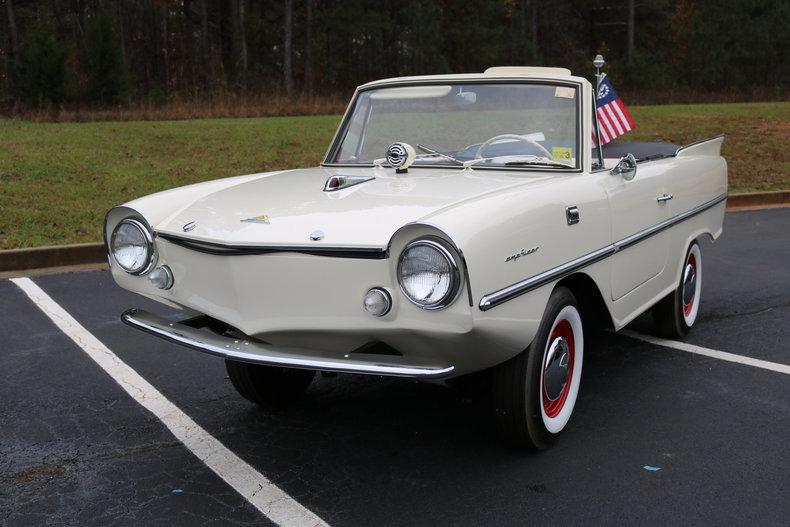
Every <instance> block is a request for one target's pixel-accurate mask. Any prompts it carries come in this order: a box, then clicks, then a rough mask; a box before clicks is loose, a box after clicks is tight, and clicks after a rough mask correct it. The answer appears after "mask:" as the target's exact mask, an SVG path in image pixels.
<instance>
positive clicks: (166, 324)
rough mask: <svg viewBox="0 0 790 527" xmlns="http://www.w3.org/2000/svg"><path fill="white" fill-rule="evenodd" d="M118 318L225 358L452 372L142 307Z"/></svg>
mask: <svg viewBox="0 0 790 527" xmlns="http://www.w3.org/2000/svg"><path fill="white" fill-rule="evenodd" d="M121 320H122V321H123V322H124V323H126V324H128V325H130V326H132V327H133V328H137V329H140V330H142V331H145V332H147V333H150V334H152V335H156V336H157V337H160V338H163V339H165V340H169V341H170V342H174V343H176V344H181V345H182V346H187V347H189V348H192V349H195V350H198V351H202V352H204V353H209V354H211V355H216V356H219V357H223V358H225V359H231V360H237V361H242V362H250V363H254V364H265V365H268V366H285V367H288V368H301V369H307V370H321V371H336V372H343V373H361V374H368V375H388V376H393V377H413V378H421V379H440V378H444V377H449V376H450V375H452V372H453V370H454V369H455V367H454V366H450V365H446V364H422V363H416V364H415V363H414V362H413V361H411V360H407V359H406V358H405V357H402V356H391V355H386V356H382V355H376V354H364V353H349V354H346V355H344V356H343V357H337V356H326V355H321V354H318V353H317V352H315V351H312V350H305V349H295V348H277V347H275V346H272V345H270V344H265V343H262V342H259V341H256V340H253V339H248V340H244V339H235V338H233V337H227V336H223V335H219V334H218V333H215V332H213V331H211V330H209V329H201V328H196V327H192V326H189V325H186V324H182V323H179V322H171V321H169V320H167V319H165V318H163V317H160V316H157V315H154V314H152V313H148V312H147V311H143V310H142V309H130V310H128V311H126V312H125V313H124V314H123V315H121Z"/></svg>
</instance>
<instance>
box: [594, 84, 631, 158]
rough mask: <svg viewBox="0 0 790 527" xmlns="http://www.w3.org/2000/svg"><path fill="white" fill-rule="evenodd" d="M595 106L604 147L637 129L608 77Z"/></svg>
mask: <svg viewBox="0 0 790 527" xmlns="http://www.w3.org/2000/svg"><path fill="white" fill-rule="evenodd" d="M595 106H596V110H597V113H598V129H599V130H600V133H601V144H602V145H605V144H606V143H608V142H610V141H612V140H613V139H615V138H616V137H620V136H621V135H623V134H624V133H626V132H628V131H630V130H633V129H634V128H636V125H635V124H634V119H633V117H631V114H630V113H628V109H627V108H626V107H625V105H624V104H623V101H621V100H620V98H619V97H618V96H617V93H615V91H614V88H612V83H611V82H609V79H608V78H607V77H606V76H604V77H603V78H602V79H601V82H600V83H599V86H598V93H597V94H596V96H595Z"/></svg>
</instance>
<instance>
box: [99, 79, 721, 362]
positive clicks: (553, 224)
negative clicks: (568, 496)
mask: <svg viewBox="0 0 790 527" xmlns="http://www.w3.org/2000/svg"><path fill="white" fill-rule="evenodd" d="M490 79H501V80H505V79H507V80H508V81H519V80H523V81H532V80H557V81H562V82H573V83H578V84H579V85H580V87H581V97H582V101H583V102H587V101H589V100H591V99H592V88H591V86H590V84H589V82H587V81H586V80H585V79H583V78H580V77H573V76H568V75H565V74H560V73H557V72H555V73H554V74H549V73H548V72H546V71H537V70H535V71H531V72H526V73H518V72H514V71H511V70H508V71H504V70H502V71H496V70H495V71H493V72H491V73H488V74H473V75H472V74H470V75H451V76H434V77H418V78H413V79H397V80H395V81H377V82H375V83H371V84H370V85H368V86H387V85H393V86H395V85H397V84H398V83H402V82H414V83H417V84H431V83H436V84H441V83H450V82H454V81H462V80H467V81H468V80H490ZM591 120H592V113H591V108H590V105H589V104H583V114H582V116H581V120H580V123H581V139H582V148H583V152H584V155H582V157H581V159H582V160H583V167H582V171H581V172H563V173H558V172H556V171H555V172H552V171H551V170H544V171H540V170H518V169H510V170H490V169H474V168H471V169H466V170H462V169H460V168H457V167H446V168H436V167H433V168H428V167H423V168H418V167H412V168H411V169H410V170H409V172H408V173H407V174H396V173H395V171H394V170H392V169H389V168H383V167H382V168H369V167H368V168H366V167H333V166H323V167H319V168H312V169H305V170H294V171H289V172H287V173H271V174H254V175H251V176H244V177H241V178H234V179H231V180H220V181H218V182H209V183H203V184H198V185H193V186H190V187H187V188H185V189H180V190H179V189H176V190H173V191H168V192H165V193H160V194H155V195H152V196H149V197H146V198H141V199H139V200H135V201H134V202H131V203H129V204H128V207H130V208H131V209H134V210H136V211H138V212H139V213H140V215H141V216H143V217H144V218H145V219H147V220H148V221H149V223H151V225H152V226H153V227H154V228H155V229H156V230H159V231H161V232H168V233H172V234H180V235H182V236H183V235H185V233H183V232H182V231H181V227H182V226H183V224H186V223H188V222H190V221H196V222H197V223H198V226H197V227H196V228H195V230H193V231H190V232H189V233H188V236H190V237H192V238H194V239H198V240H203V241H211V242H220V243H225V244H231V245H234V244H235V245H276V246H300V247H301V246H305V245H308V244H314V245H313V246H315V247H320V246H326V247H375V248H379V249H388V251H389V252H388V257H387V258H385V259H380V260H362V259H346V258H336V257H327V256H309V255H304V254H298V253H293V252H283V253H275V254H266V255H257V256H242V257H230V256H225V257H222V256H215V255H207V254H202V253H198V252H195V251H192V250H188V249H185V248H182V247H179V246H176V245H174V244H172V243H169V242H167V241H164V240H162V239H161V238H160V239H158V240H157V247H158V251H159V260H160V261H159V264H165V263H166V264H168V265H169V266H170V267H171V268H172V269H173V272H174V275H175V286H174V287H173V288H172V289H171V290H169V291H160V290H157V289H155V288H154V287H152V286H151V285H150V284H149V283H148V281H147V279H146V278H145V277H133V276H130V275H127V274H125V273H123V272H122V271H120V270H119V269H118V268H117V266H113V269H112V272H113V276H114V278H115V280H116V281H117V282H118V283H119V284H120V285H121V286H122V287H124V288H126V289H129V290H131V291H135V292H139V293H141V294H144V295H146V296H149V297H151V298H154V299H156V300H160V301H163V302H166V303H168V304H169V305H176V306H179V307H182V308H185V309H187V310H190V311H196V312H200V313H205V314H208V315H210V316H212V317H214V318H217V319H219V320H222V321H224V322H226V323H228V324H230V325H232V326H235V327H237V328H239V329H241V330H242V331H244V332H246V333H248V334H250V335H252V336H255V337H258V338H260V339H263V340H265V341H267V342H270V343H272V344H274V345H282V346H293V347H302V348H308V349H316V350H317V351H321V352H322V353H337V354H342V353H346V352H348V351H350V350H352V349H354V348H356V347H357V346H359V345H362V344H364V343H366V342H370V341H372V340H379V341H383V342H386V343H388V344H390V345H391V346H393V347H395V348H396V349H398V350H400V351H401V352H403V353H404V356H406V357H409V356H413V357H415V358H425V357H437V358H441V359H442V360H443V361H444V362H448V363H451V364H454V365H455V366H456V372H457V373H458V374H459V375H461V374H464V373H469V372H472V371H477V370H480V369H484V368H487V367H490V366H493V365H496V364H498V363H500V362H502V361H504V360H507V359H508V358H511V357H513V356H514V355H516V354H517V353H519V352H520V351H521V350H523V349H525V348H526V347H527V346H528V345H529V343H530V342H531V340H532V338H533V336H534V334H535V332H536V330H537V326H538V324H539V322H540V319H541V317H542V316H543V311H544V309H545V306H546V302H547V301H548V298H549V295H550V294H551V291H552V289H553V287H554V286H555V285H556V282H553V283H549V284H546V285H544V286H542V287H540V288H538V289H535V290H533V291H531V292H529V293H527V294H524V295H522V296H519V297H517V298H514V299H512V300H509V301H507V302H505V303H503V304H501V305H498V306H496V307H494V308H492V309H490V310H488V311H485V312H484V311H481V310H480V309H479V308H478V303H479V301H480V299H481V297H482V296H483V295H486V294H489V293H492V292H495V291H498V290H500V289H502V288H504V287H506V286H509V285H511V284H514V283H517V282H519V281H521V280H523V279H525V278H528V277H531V276H535V275H537V274H539V273H541V272H543V271H545V270H547V269H551V268H554V267H556V266H559V265H561V264H564V263H566V262H568V261H571V260H573V259H575V258H577V257H579V256H581V255H583V254H587V253H590V252H593V251H595V250H598V249H600V248H602V247H606V246H608V245H610V244H612V243H614V242H617V241H619V240H620V239H623V238H626V237H628V236H630V235H632V234H634V233H636V232H638V231H640V230H642V229H644V228H648V227H651V226H653V225H655V224H657V223H659V222H660V221H662V220H664V219H667V218H669V217H672V216H674V215H677V214H680V213H682V212H685V211H687V210H689V209H692V208H694V207H696V206H698V205H700V204H702V203H705V202H706V201H708V200H710V199H712V198H714V197H716V196H719V195H722V194H724V193H726V189H727V173H726V163H725V162H724V160H723V159H722V158H721V157H720V155H719V150H720V147H721V141H722V140H721V138H716V139H713V140H711V141H707V142H702V143H700V144H696V145H693V146H690V147H688V148H684V149H682V150H681V151H680V152H679V153H678V155H677V156H676V157H672V158H666V159H661V160H654V161H650V162H640V163H639V164H638V168H637V174H636V177H635V179H634V180H632V181H624V180H623V178H622V177H621V176H615V175H612V174H610V173H609V172H608V171H606V170H599V171H595V172H592V171H591V159H592V156H591V152H592V145H591V140H590V135H591V124H590V123H591ZM610 162H612V161H611V160H610ZM343 173H346V174H353V175H374V176H375V177H376V179H375V180H372V181H369V182H366V183H362V184H360V185H355V186H353V187H350V188H348V189H345V190H341V191H337V192H331V193H326V192H323V191H322V188H323V185H324V182H325V181H326V179H327V178H328V177H330V176H332V175H336V174H343ZM664 193H670V194H673V196H674V198H673V200H671V201H668V202H664V203H658V202H657V201H656V197H658V195H661V194H664ZM571 206H575V207H578V209H579V213H580V222H579V223H578V224H576V225H568V224H567V221H566V217H565V214H566V213H565V211H566V208H568V207H571ZM125 211H126V212H128V209H117V211H116V212H114V213H112V214H110V216H109V217H108V224H107V233H108V234H109V233H110V232H111V229H112V228H113V227H114V226H115V224H116V223H117V221H120V219H121V217H122V215H123V214H125V213H126V212H125ZM723 211H724V203H720V204H719V205H717V206H715V207H713V208H710V209H708V210H706V211H704V212H702V213H700V214H698V215H696V216H693V217H691V218H688V219H687V220H686V221H683V222H682V223H679V224H677V225H674V226H672V227H671V228H669V229H666V230H665V231H663V232H661V233H660V234H658V235H656V236H652V237H650V238H648V239H646V240H645V241H642V242H640V243H639V244H637V245H634V246H632V247H629V248H627V249H625V250H623V251H621V252H618V253H616V254H615V255H614V256H613V257H610V258H607V259H604V260H602V261H599V262H597V263H594V264H592V265H590V266H588V267H586V268H584V269H582V270H581V271H580V272H581V273H583V274H586V275H588V276H589V277H591V278H592V279H593V281H594V282H595V283H596V285H597V286H598V288H599V290H600V291H601V293H602V297H603V299H604V301H605V303H606V305H607V308H608V310H609V313H610V315H611V317H612V320H613V322H614V325H615V327H616V328H620V327H622V326H624V325H625V324H626V323H627V322H628V321H630V320H632V319H633V318H635V317H636V316H638V315H639V314H641V313H642V312H644V311H645V310H646V309H648V308H650V307H651V306H652V305H653V304H654V303H655V302H657V301H658V300H660V299H661V298H662V297H663V296H665V295H666V294H668V293H670V292H672V291H673V290H674V289H675V287H676V284H677V280H679V273H680V268H681V267H682V263H683V259H684V257H685V252H686V249H687V248H688V246H689V244H690V243H691V241H693V240H694V239H696V238H698V237H700V236H702V235H705V234H707V235H710V236H712V237H714V238H715V237H717V236H718V235H719V234H720V233H721V230H722V222H723V214H724V212H723ZM260 214H267V215H268V216H269V217H270V223H269V224H268V225H266V224H255V223H244V222H242V221H240V220H242V219H245V218H248V217H254V216H258V215H260ZM404 226H406V227H404ZM317 228H320V229H322V230H324V231H325V234H326V235H325V237H324V239H323V240H321V241H319V242H311V241H310V240H309V237H308V235H309V233H310V232H311V231H312V230H314V229H317ZM425 235H431V236H438V237H440V238H444V239H445V240H448V241H450V240H451V241H452V244H454V245H455V246H457V247H458V248H459V249H460V250H461V253H462V256H463V259H462V261H464V262H465V264H466V270H467V274H468V277H469V281H468V283H465V284H464V286H463V287H464V289H463V291H462V292H461V294H460V295H459V297H458V299H457V300H456V301H455V303H454V304H452V305H451V306H450V307H448V308H447V309H443V310H439V311H424V310H421V309H419V308H418V307H416V306H414V305H413V304H411V303H409V302H408V301H406V300H405V299H404V298H403V296H402V294H401V293H400V291H399V289H398V284H397V279H396V276H395V267H396V264H397V255H399V254H400V251H401V250H402V248H403V247H404V246H405V244H407V243H408V242H410V241H412V240H414V239H415V238H417V237H420V236H425ZM533 248H537V249H536V250H534V251H533V250H532V249H533ZM522 249H523V250H525V252H528V254H527V255H526V256H524V257H522V258H519V259H517V260H511V261H507V257H508V256H510V255H513V254H516V253H521V251H522ZM375 286H379V287H384V288H386V289H387V290H388V291H390V293H391V295H392V297H393V307H392V310H391V311H390V313H389V314H387V315H386V316H384V317H381V318H375V317H371V316H370V315H368V314H366V313H365V312H364V310H363V309H362V297H363V295H364V293H365V292H366V291H367V290H368V289H369V288H370V287H375ZM470 294H471V297H472V305H470V303H469V300H468V299H469V296H470ZM615 299H616V300H615ZM130 307H133V306H130Z"/></svg>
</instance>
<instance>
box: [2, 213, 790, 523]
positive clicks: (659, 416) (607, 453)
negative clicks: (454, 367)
mask: <svg viewBox="0 0 790 527" xmlns="http://www.w3.org/2000/svg"><path fill="white" fill-rule="evenodd" d="M703 262H704V271H703V283H704V286H703V299H702V307H701V314H700V319H699V320H698V322H697V325H696V326H695V328H694V330H693V332H692V333H691V334H690V335H689V336H688V337H687V339H686V342H689V343H692V344H695V345H698V346H703V347H705V348H710V349H713V350H718V351H724V352H729V353H733V354H737V355H740V356H745V357H751V358H756V359H761V360H764V361H771V362H773V363H779V364H784V365H788V364H790V208H784V209H774V210H764V211H749V212H738V213H732V214H728V215H727V219H726V223H725V233H724V235H723V237H722V238H721V239H720V240H719V241H718V242H716V243H715V244H711V243H708V242H705V243H704V244H703ZM33 282H34V283H35V284H36V285H37V286H39V287H40V288H41V289H43V290H44V292H46V294H47V295H49V296H50V297H51V298H52V299H53V300H54V301H55V302H57V304H59V305H60V306H61V307H62V308H63V309H65V310H66V312H67V313H68V314H69V315H71V316H72V317H74V319H76V320H77V321H78V322H79V323H80V324H81V325H82V326H83V327H84V328H85V329H86V330H87V331H88V332H90V334H92V335H93V336H95V337H96V338H98V339H99V341H101V343H103V344H104V345H105V346H106V347H107V348H108V349H109V350H111V351H112V352H113V353H114V354H116V355H117V356H118V357H119V358H120V359H121V360H122V361H123V362H125V363H126V364H127V365H129V366H130V367H131V368H132V369H133V370H134V371H135V372H137V373H138V374H139V375H140V376H142V378H144V379H145V380H146V381H147V382H148V383H150V384H151V385H153V386H154V387H155V388H156V389H157V390H159V392H161V393H162V394H163V395H164V396H165V397H167V399H169V400H170V401H171V402H172V403H173V404H174V405H175V406H176V407H177V408H178V409H180V410H181V411H182V412H184V413H185V414H186V415H188V416H189V417H190V418H191V419H192V420H194V422H195V423H197V424H198V425H199V426H200V427H202V429H203V430H205V431H206V432H207V433H208V434H210V435H211V436H212V437H213V438H216V439H217V440H218V441H219V442H221V444H222V445H224V446H225V447H227V449H229V450H230V451H231V452H232V453H233V454H235V456H238V458H239V459H241V460H243V461H244V462H246V463H247V464H249V465H250V466H251V467H253V468H254V469H255V470H256V471H258V472H259V473H260V474H262V475H263V476H265V477H266V478H268V479H269V480H270V481H271V482H272V483H273V484H274V485H276V486H277V487H279V488H280V489H282V490H283V491H284V492H286V493H287V494H288V495H289V496H290V497H291V498H292V499H293V500H295V502H298V503H299V504H301V505H302V506H304V507H305V508H307V509H309V510H310V511H312V512H313V513H315V514H316V515H318V516H319V517H320V518H321V519H322V520H324V521H325V522H326V523H328V524H330V525H354V526H356V525H359V526H368V525H491V524H496V525H532V524H600V523H608V524H611V523H618V524H668V523H671V524H677V523H683V524H704V525H709V524H717V525H744V524H760V525H787V523H788V521H789V520H788V518H790V490H788V489H790V375H787V374H785V373H782V372H779V371H771V370H767V369H764V368H760V367H755V366H751V365H747V364H739V363H735V362H729V361H723V360H718V359H716V358H711V357H706V356H701V355H697V354H692V353H688V352H686V351H682V350H678V349H674V348H671V347H667V346H659V345H655V344H651V343H648V342H644V341H641V340H637V339H634V338H631V337H629V336H624V335H615V334H604V335H601V336H600V337H598V338H597V339H596V340H595V341H594V342H593V343H592V345H591V346H589V347H588V349H587V350H586V353H585V366H584V374H583V378H582V385H581V392H580V397H579V400H578V402H577V406H576V410H575V412H574V417H573V419H572V420H571V423H570V425H569V427H568V428H567V429H566V432H565V435H564V436H563V438H562V440H561V441H560V442H559V443H558V444H557V445H556V446H555V447H554V448H553V449H552V450H550V451H547V452H543V453H539V454H525V453H523V452H519V451H514V450H512V449H509V448H507V447H505V446H503V445H502V444H501V443H500V442H499V440H498V438H497V436H496V435H495V432H494V430H493V426H492V423H491V422H490V421H489V417H488V413H487V411H486V405H485V401H484V400H482V399H468V398H464V397H461V396H459V395H458V394H457V393H456V392H454V391H452V390H448V389H445V388H442V387H440V386H435V385H428V384H416V383H413V382H410V381H406V380H398V379H381V378H369V377H360V376H352V375H339V376H337V377H327V378H323V377H317V381H316V382H315V383H314V384H313V386H312V387H311V388H310V390H309V391H308V394H307V397H306V399H305V400H304V401H303V402H302V403H300V404H299V405H298V406H296V407H294V408H291V409H289V410H288V411H274V410H261V409H258V408H255V407H253V406H251V405H250V404H248V403H247V402H246V401H244V400H242V399H241V398H240V397H239V396H238V395H237V394H236V393H235V391H234V390H233V388H232V387H231V385H230V382H229V381H228V380H227V378H226V374H225V370H224V365H223V363H222V361H221V360H219V359H216V358H213V357H209V356H205V355H202V354H199V353H196V352H193V351H190V350H187V349H183V348H180V347H177V346H173V345H171V344H168V343H165V342H164V341H161V340H158V339H156V338H155V337H151V336H148V335H145V334H142V333H139V332H137V331H135V330H133V329H131V328H128V327H126V326H124V325H123V324H121V322H120V321H119V315H120V313H121V312H122V311H123V310H125V309H126V308H128V307H135V306H136V307H144V308H147V309H150V310H152V311H154V312H159V313H168V311H167V309H166V308H164V307H162V306H159V305H157V304H155V303H153V302H150V301H147V300H144V299H142V298H141V297H138V296H136V295H133V294H131V293H127V292H125V291H123V290H121V289H119V288H118V287H116V286H115V285H114V283H113V281H112V279H111V277H110V276H109V274H108V273H107V272H106V271H90V272H78V273H67V274H57V275H47V276H41V277H35V278H33ZM0 321H2V324H0V423H2V426H0V523H2V524H8V525H39V524H52V525H78V524H79V525H84V524H90V525H141V524H143V525H168V526H173V525H187V524H188V525H226V524H233V525H248V524H254V525H260V524H267V523H269V520H268V519H267V517H266V516H265V515H263V514H262V513H261V512H260V510H259V509H258V508H256V507H254V506H253V505H252V504H251V503H250V502H249V501H247V500H246V499H245V498H244V497H242V495H241V494H239V493H238V492H236V490H235V489H234V487H232V486H231V485H229V484H228V483H226V482H225V481H223V480H222V479H221V478H220V477H219V476H218V475H217V474H216V473H215V472H213V471H212V470H211V469H209V468H208V466H207V465H206V464H204V463H203V462H202V461H201V460H200V459H199V458H198V457H197V456H195V455H194V454H193V453H192V451H190V449H188V448H187V447H186V446H185V445H184V444H183V443H182V442H181V441H179V440H178V439H177V438H176V437H175V436H174V435H173V434H172V433H171V432H170V431H169V430H168V429H167V428H166V427H165V426H164V424H163V423H162V421H161V420H160V419H159V418H158V417H156V416H155V415H154V414H152V413H151V412H149V411H148V410H146V409H145V408H144V407H143V406H141V405H140V404H139V403H138V402H137V401H136V400H135V399H134V398H133V397H131V396H130V395H129V394H128V393H127V392H126V391H124V389H122V388H121V386H119V384H118V383H116V382H115V381H114V380H113V379H112V378H111V377H110V376H109V375H107V373H105V371H103V370H102V369H101V368H100V367H99V366H98V365H97V363H96V362H94V361H93V360H92V359H91V358H90V357H89V356H88V355H87V354H86V353H85V352H84V351H83V349H81V347H80V346H79V345H77V343H75V342H74V341H73V340H72V339H70V338H69V337H67V336H66V335H65V334H64V333H63V332H62V331H61V330H60V329H59V328H58V327H57V326H56V325H54V324H53V322H52V321H51V320H50V319H49V318H47V316H46V315H45V314H44V313H43V312H42V311H41V309H39V308H38V307H37V306H36V305H35V304H34V303H33V302H31V301H30V299H29V298H28V296H27V295H26V294H25V293H24V292H23V291H22V290H21V289H20V288H19V287H18V286H17V285H16V284H15V283H13V282H11V281H9V280H0ZM629 329H631V330H633V331H636V332H639V333H649V331H650V324H649V320H647V319H646V318H644V317H643V318H641V319H639V320H637V321H636V322H635V323H634V324H632V326H631V327H630V328H629ZM645 467H653V468H659V469H660V470H649V469H646V468H645Z"/></svg>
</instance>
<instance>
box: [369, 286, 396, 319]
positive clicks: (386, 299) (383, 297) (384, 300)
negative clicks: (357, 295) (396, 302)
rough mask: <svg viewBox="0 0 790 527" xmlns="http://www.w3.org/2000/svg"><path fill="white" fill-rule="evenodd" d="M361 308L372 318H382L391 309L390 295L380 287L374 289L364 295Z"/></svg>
mask: <svg viewBox="0 0 790 527" xmlns="http://www.w3.org/2000/svg"><path fill="white" fill-rule="evenodd" d="M362 306H363V307H364V308H365V311H367V312H368V313H369V314H371V315H373V316H374V317H383V316H384V315H386V314H387V313H389V312H390V308H391V307H392V298H390V294H389V293H388V292H386V291H385V290H384V289H381V288H380V287H374V288H373V289H371V290H370V291H368V292H367V293H365V299H364V301H363V302H362Z"/></svg>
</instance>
